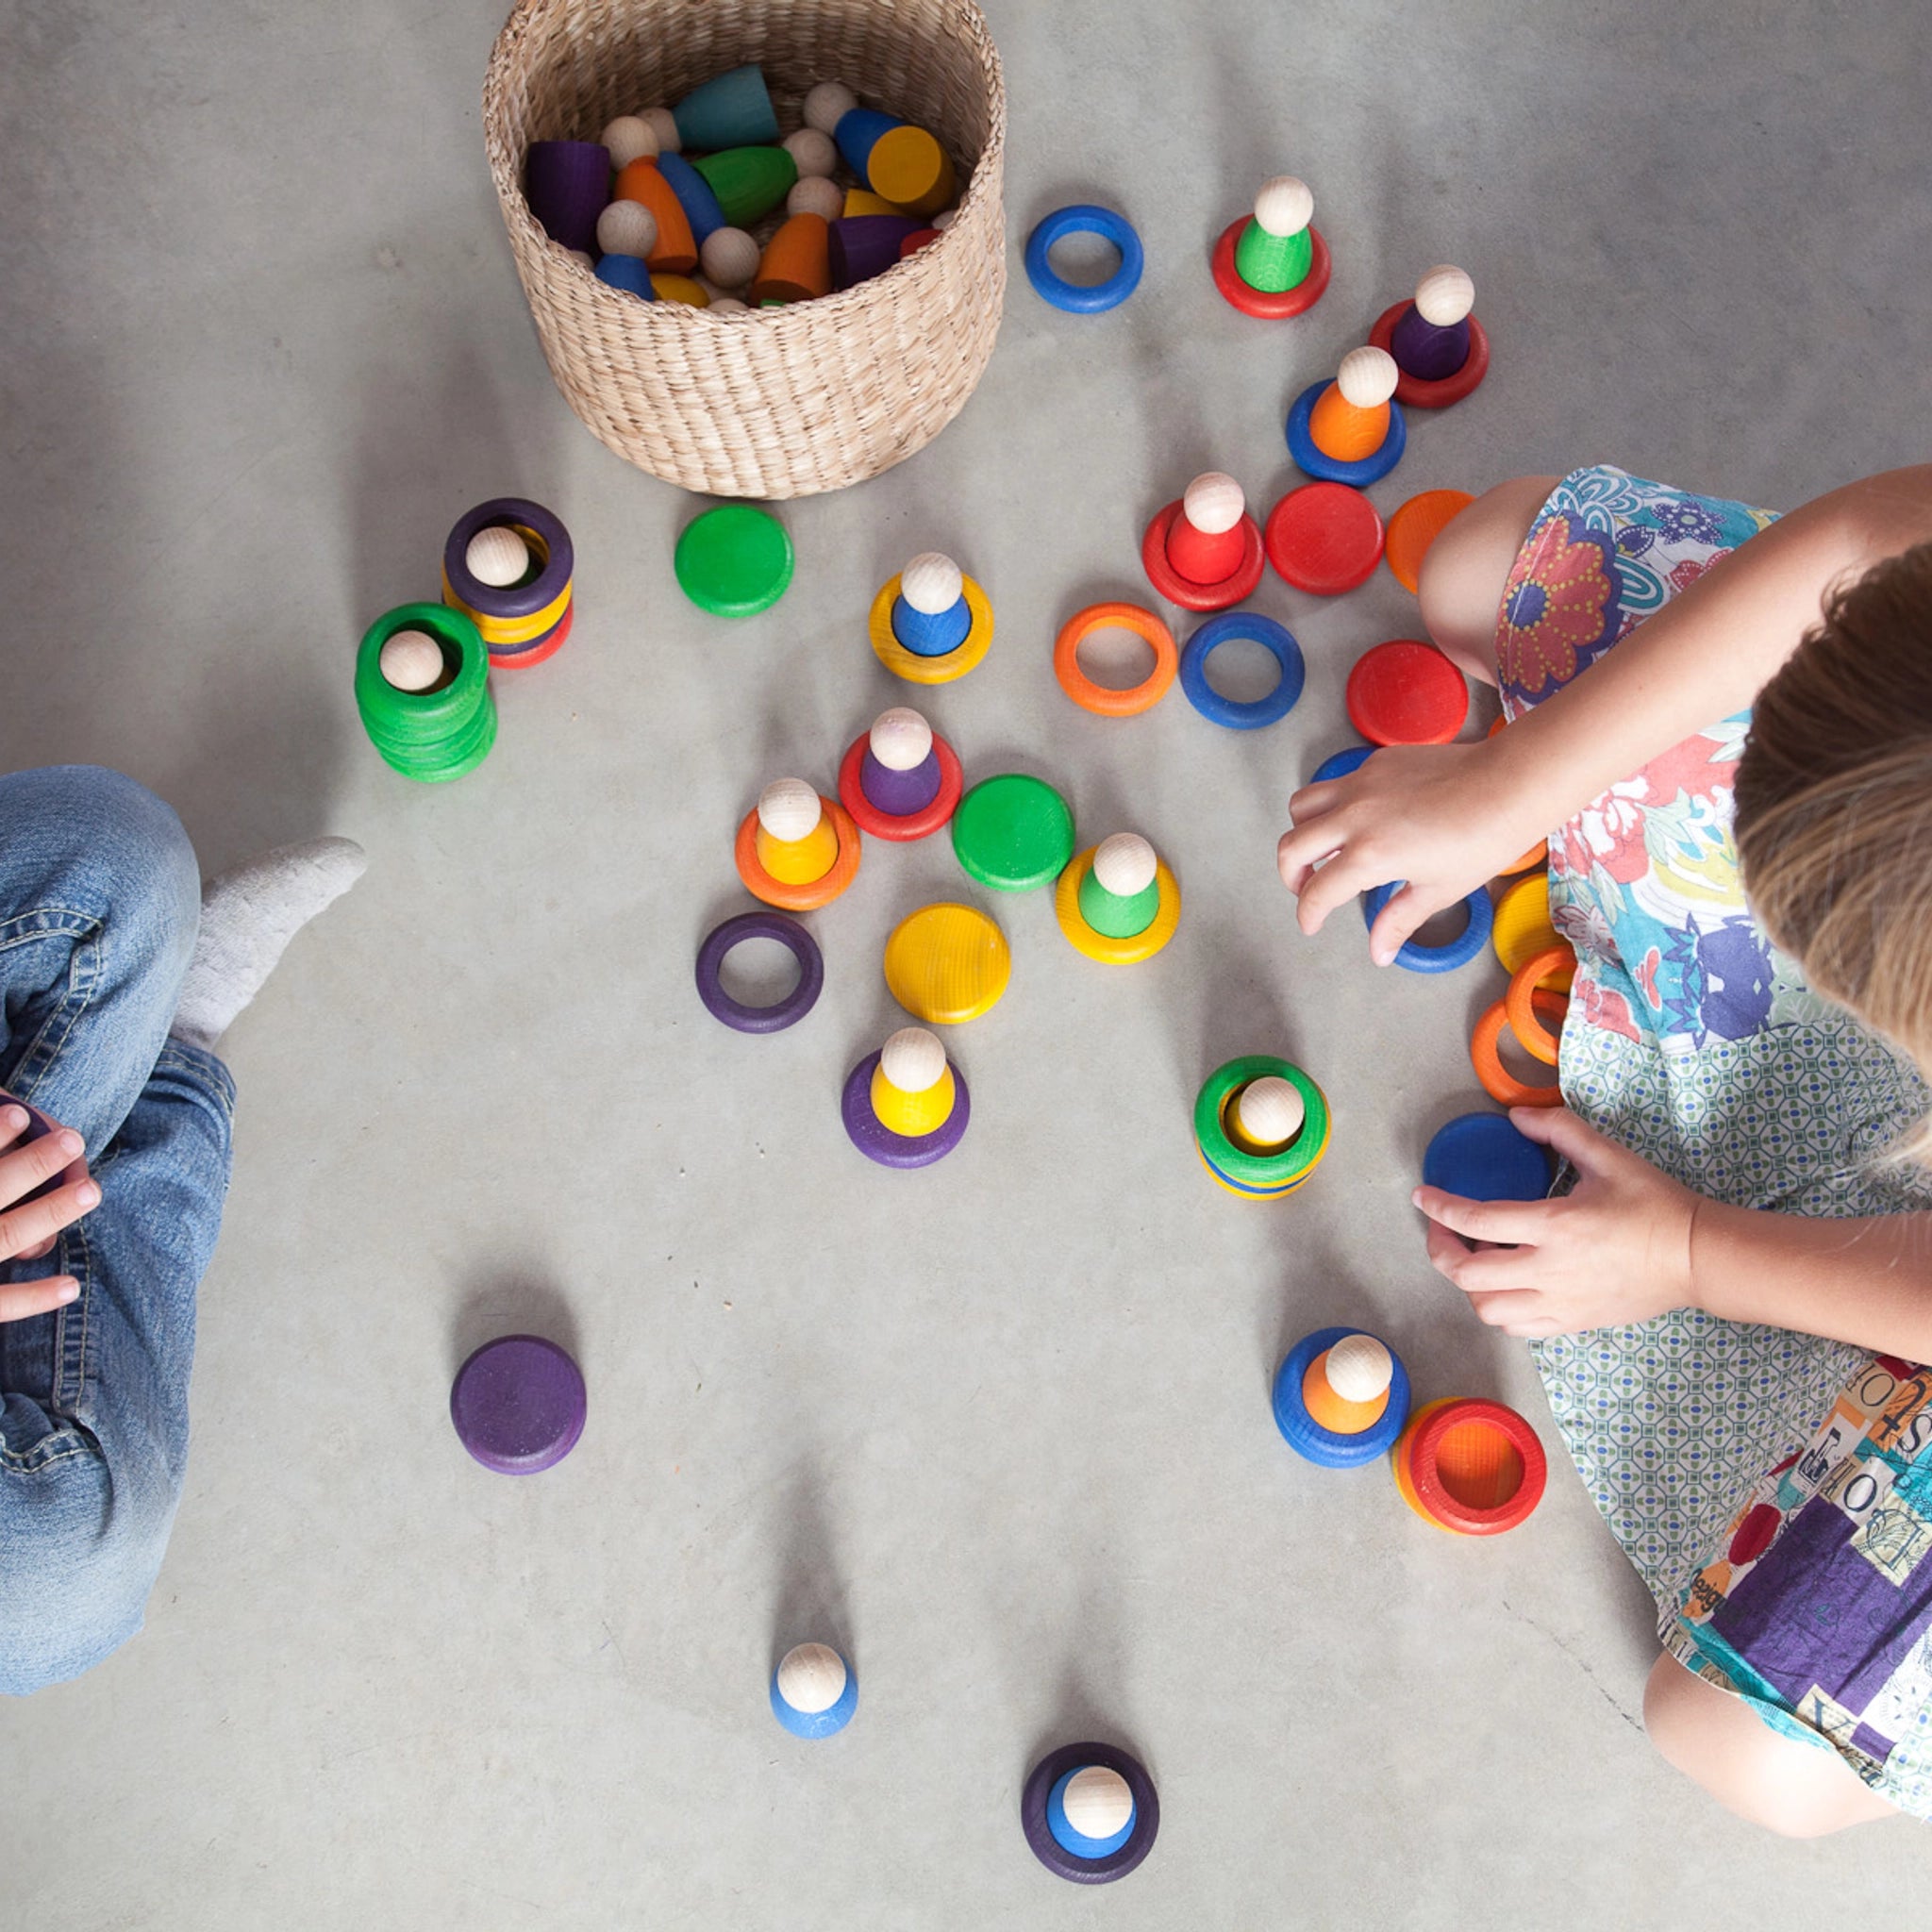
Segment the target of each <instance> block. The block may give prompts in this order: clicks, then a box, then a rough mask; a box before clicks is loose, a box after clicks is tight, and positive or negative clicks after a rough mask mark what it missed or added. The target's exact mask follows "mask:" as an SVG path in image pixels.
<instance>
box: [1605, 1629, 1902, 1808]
mask: <svg viewBox="0 0 1932 1932" xmlns="http://www.w3.org/2000/svg"><path fill="white" fill-rule="evenodd" d="M1643 1723H1644V1728H1645V1729H1646V1730H1648V1731H1649V1733H1650V1741H1651V1742H1652V1743H1653V1744H1655V1745H1656V1746H1657V1750H1658V1751H1659V1753H1661V1754H1662V1756H1663V1757H1664V1759H1665V1761H1666V1762H1668V1763H1670V1764H1674V1765H1675V1766H1676V1768H1677V1769H1678V1770H1679V1771H1681V1772H1682V1773H1684V1774H1685V1775H1686V1776H1687V1777H1691V1778H1694V1779H1695V1780H1696V1781H1697V1783H1699V1784H1701V1785H1702V1786H1703V1787H1704V1789H1705V1790H1707V1791H1708V1792H1709V1793H1710V1794H1711V1796H1712V1797H1714V1798H1715V1799H1716V1800H1717V1801H1718V1803H1719V1804H1720V1805H1722V1806H1724V1808H1725V1809H1726V1810H1728V1811H1735V1812H1736V1813H1737V1814H1738V1816H1739V1817H1740V1818H1742V1819H1746V1820H1748V1821H1749V1822H1750V1823H1751V1824H1761V1825H1763V1826H1764V1828H1765V1829H1766V1830H1767V1831H1774V1832H1777V1833H1779V1834H1780V1835H1781V1836H1783V1837H1785V1838H1823V1837H1824V1836H1825V1835H1826V1834H1827V1833H1829V1832H1834V1831H1842V1830H1844V1828H1845V1827H1846V1826H1847V1825H1849V1824H1866V1823H1868V1822H1870V1821H1872V1820H1874V1819H1879V1818H1896V1817H1897V1816H1898V1815H1899V1814H1898V1810H1897V1807H1894V1806H1891V1805H1889V1804H1887V1803H1886V1801H1885V1800H1884V1799H1883V1798H1881V1797H1880V1796H1879V1795H1878V1793H1877V1792H1876V1791H1874V1790H1872V1788H1871V1787H1870V1786H1869V1785H1867V1784H1866V1783H1865V1782H1864V1780H1863V1779H1862V1778H1860V1777H1859V1776H1858V1774H1857V1772H1855V1771H1854V1770H1853V1769H1852V1768H1851V1766H1850V1765H1848V1764H1847V1763H1846V1762H1845V1761H1844V1759H1843V1758H1841V1757H1839V1756H1838V1754H1837V1753H1836V1752H1834V1751H1826V1750H1822V1749H1820V1748H1819V1747H1818V1746H1816V1745H1813V1744H1805V1743H1801V1742H1800V1741H1799V1740H1797V1739H1795V1738H1783V1737H1780V1736H1779V1735H1778V1734H1777V1733H1776V1732H1775V1731H1774V1730H1772V1729H1771V1728H1770V1726H1769V1725H1767V1724H1764V1723H1762V1722H1761V1721H1760V1720H1759V1719H1758V1718H1757V1715H1756V1714H1755V1713H1754V1712H1753V1711H1752V1710H1751V1709H1750V1708H1749V1707H1747V1706H1746V1705H1745V1703H1744V1701H1743V1700H1742V1699H1741V1698H1739V1697H1733V1696H1731V1695H1730V1694H1729V1692H1727V1691H1720V1690H1719V1689H1718V1688H1717V1686H1716V1685H1715V1684H1707V1683H1706V1682H1705V1681H1704V1679H1703V1678H1702V1677H1700V1676H1698V1675H1697V1674H1695V1673H1694V1672H1691V1671H1687V1670H1686V1669H1685V1668H1684V1666H1683V1665H1682V1664H1680V1663H1679V1662H1678V1661H1677V1660H1676V1658H1675V1657H1670V1656H1664V1657H1658V1658H1657V1663H1656V1666H1655V1667H1654V1668H1653V1669H1652V1671H1651V1674H1650V1682H1649V1683H1648V1685H1646V1686H1645V1688H1644V1693H1643Z"/></svg>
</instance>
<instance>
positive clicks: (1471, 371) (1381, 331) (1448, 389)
mask: <svg viewBox="0 0 1932 1932" xmlns="http://www.w3.org/2000/svg"><path fill="white" fill-rule="evenodd" d="M1411 306H1412V300H1411V302H1398V303H1396V304H1395V305H1394V306H1393V307H1392V308H1385V309H1383V311H1382V312H1381V314H1380V315H1378V316H1377V317H1376V318H1375V325H1374V328H1372V329H1371V330H1370V331H1369V341H1370V343H1371V344H1372V345H1373V346H1374V347H1375V348H1377V349H1386V348H1388V346H1389V344H1390V343H1391V341H1394V340H1395V325H1396V324H1397V323H1398V322H1400V321H1401V320H1402V318H1403V316H1404V315H1406V314H1407V312H1408V310H1409V308H1410V307H1411ZM1489 373H1490V338H1489V333H1488V331H1487V330H1486V329H1485V328H1484V327H1483V325H1482V324H1481V323H1479V322H1478V321H1477V320H1476V319H1475V317H1474V315H1472V316H1471V317H1470V318H1469V359H1468V361H1466V362H1465V363H1464V364H1463V365H1462V367H1461V368H1460V369H1458V370H1457V372H1456V374H1455V375H1445V376H1443V377H1442V378H1441V381H1439V382H1424V380H1423V379H1422V378H1421V377H1420V376H1417V375H1410V374H1409V373H1408V371H1407V370H1406V369H1405V370H1403V371H1402V372H1401V374H1400V375H1397V376H1396V378H1395V400H1396V401H1397V402H1398V403H1400V404H1401V405H1402V407H1403V408H1405V409H1446V408H1448V407H1449V405H1450V404H1451V403H1459V402H1460V401H1461V400H1462V399H1463V397H1464V396H1466V395H1468V394H1469V393H1470V392H1471V391H1473V390H1474V389H1475V388H1476V386H1477V385H1478V384H1479V383H1480V382H1481V381H1482V379H1483V377H1484V376H1486V375H1488V374H1489Z"/></svg>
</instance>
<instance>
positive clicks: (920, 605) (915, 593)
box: [866, 550, 992, 684]
mask: <svg viewBox="0 0 1932 1932" xmlns="http://www.w3.org/2000/svg"><path fill="white" fill-rule="evenodd" d="M866 631H867V634H868V635H869V636H870V638H871V640H872V647H873V650H874V653H875V654H876V655H877V657H878V660H879V662H880V663H881V664H883V665H884V666H885V667H886V669H887V670H888V671H890V672H891V673H893V674H894V675H896V676H899V677H903V678H905V679H907V681H908V683H912V684H950V683H951V682H952V681H953V680H954V679H955V678H956V677H964V676H965V675H966V674H967V673H968V672H969V671H971V670H972V669H973V667H974V665H975V664H977V663H978V662H979V660H980V659H981V658H984V657H985V656H986V653H987V647H988V646H989V645H990V644H991V642H992V606H991V604H989V603H988V602H987V600H986V592H985V591H982V590H981V589H980V588H979V586H978V585H977V584H975V583H974V581H973V579H972V578H971V577H969V576H968V575H966V574H965V573H964V572H963V571H961V570H960V568H959V566H958V564H957V563H955V562H954V561H953V560H952V558H949V557H942V556H941V555H940V553H939V552H938V551H936V550H928V551H925V552H924V553H923V554H922V555H920V556H918V557H915V558H913V559H912V561H911V562H910V563H908V565H907V566H906V568H905V569H904V570H903V571H901V572H900V573H899V575H897V576H895V577H892V578H891V579H890V580H889V581H888V582H886V583H884V584H882V585H881V586H880V587H879V593H878V595H877V596H876V597H874V599H873V603H872V614H871V615H870V617H869V618H868V619H867V620H866Z"/></svg>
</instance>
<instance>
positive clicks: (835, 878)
mask: <svg viewBox="0 0 1932 1932" xmlns="http://www.w3.org/2000/svg"><path fill="white" fill-rule="evenodd" d="M819 804H820V805H821V806H823V807H824V813H825V816H826V817H827V818H828V819H830V820H831V822H832V829H833V831H835V832H836V833H837V834H838V835H839V856H838V858H836V859H834V860H833V861H832V869H831V871H830V872H828V873H826V874H824V877H823V878H816V879H812V880H809V881H808V883H806V884H804V885H798V886H788V885H786V884H784V883H783V882H782V881H781V880H778V879H774V877H773V876H772V874H770V873H768V872H767V871H766V870H765V869H764V867H763V866H762V865H760V864H759V863H758V811H757V808H753V809H752V810H750V811H748V812H746V813H745V815H744V822H743V824H741V825H740V826H739V828H738V837H737V839H736V841H734V842H733V845H732V855H731V856H732V857H733V858H735V859H736V860H737V861H738V876H739V877H740V878H741V879H742V880H743V881H744V884H745V890H746V891H749V892H750V893H752V895H753V896H754V897H755V898H759V899H762V900H763V901H764V902H765V904H766V905H767V906H777V907H781V908H783V909H784V910H785V911H787V912H810V911H813V910H814V909H816V908H818V907H820V906H829V905H830V904H831V903H832V901H833V900H834V899H836V898H837V897H838V896H839V894H840V893H841V892H842V891H844V890H845V888H846V887H847V886H849V885H850V884H851V883H852V881H853V879H854V878H855V877H857V876H858V853H859V840H858V826H857V825H856V824H853V822H852V814H851V813H850V812H848V811H847V810H846V809H845V808H844V807H843V806H842V805H841V804H840V803H839V801H838V800H837V799H836V798H826V797H824V796H821V797H820V799H819Z"/></svg>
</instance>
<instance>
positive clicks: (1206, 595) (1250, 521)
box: [1141, 496, 1266, 610]
mask: <svg viewBox="0 0 1932 1932" xmlns="http://www.w3.org/2000/svg"><path fill="white" fill-rule="evenodd" d="M1185 500H1186V499H1185V498H1182V497H1178V496H1177V497H1175V498H1174V501H1173V502H1172V503H1171V504H1169V505H1168V506H1167V508H1165V509H1163V510H1162V511H1160V513H1159V514H1158V516H1156V518H1155V519H1154V521H1153V522H1152V523H1151V524H1149V525H1147V532H1146V535H1145V536H1143V537H1142V538H1141V567H1142V568H1143V569H1144V570H1145V571H1146V573H1147V581H1148V582H1149V583H1150V584H1152V585H1153V586H1154V588H1155V589H1156V590H1157V591H1159V592H1160V594H1161V595H1162V596H1163V597H1165V598H1166V599H1167V601H1168V602H1169V603H1170V604H1178V605H1179V606H1180V607H1181V608H1182V609H1183V610H1225V609H1227V608H1228V607H1229V606H1230V605H1234V604H1239V603H1240V602H1241V599H1242V598H1243V597H1247V596H1252V595H1253V593H1254V590H1255V586H1256V585H1257V584H1258V583H1259V582H1260V581H1261V566H1262V564H1263V563H1264V562H1265V561H1266V558H1265V557H1264V556H1263V553H1262V550H1261V528H1260V525H1258V524H1257V523H1256V522H1255V520H1254V518H1253V517H1251V516H1248V515H1246V514H1245V513H1243V515H1242V517H1241V562H1240V563H1239V564H1238V565H1237V566H1236V567H1235V569H1234V570H1232V571H1230V572H1229V573H1228V575H1226V576H1224V577H1223V578H1222V580H1221V581H1220V582H1219V583H1218V584H1195V583H1191V582H1189V580H1188V579H1187V578H1186V577H1184V576H1182V575H1180V574H1179V573H1178V572H1177V571H1176V570H1175V569H1174V566H1173V565H1172V564H1171V563H1169V562H1168V560H1167V533H1168V530H1169V529H1170V528H1171V527H1172V525H1173V524H1174V518H1175V517H1177V516H1179V515H1180V513H1181V505H1182V503H1183V502H1184V501H1185Z"/></svg>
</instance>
